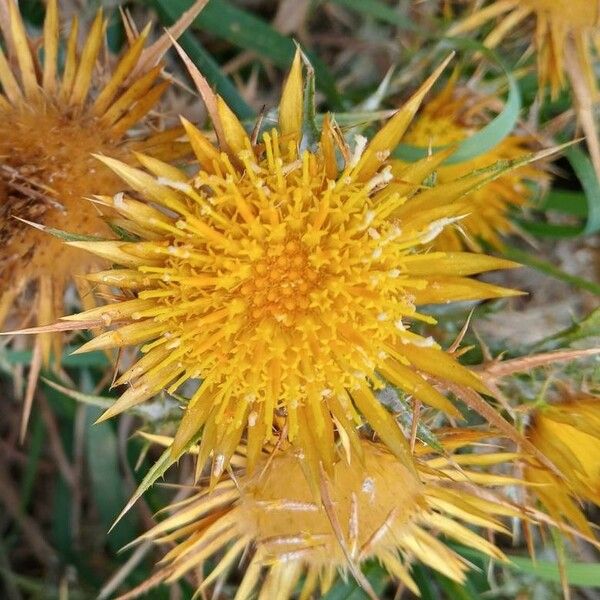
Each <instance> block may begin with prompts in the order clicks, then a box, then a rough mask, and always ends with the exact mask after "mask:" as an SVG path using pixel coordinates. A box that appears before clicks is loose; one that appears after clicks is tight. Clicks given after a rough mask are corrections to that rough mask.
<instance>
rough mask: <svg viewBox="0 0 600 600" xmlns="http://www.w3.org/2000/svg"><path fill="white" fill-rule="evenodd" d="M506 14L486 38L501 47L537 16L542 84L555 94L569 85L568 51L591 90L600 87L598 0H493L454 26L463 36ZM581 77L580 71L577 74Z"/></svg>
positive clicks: (487, 43)
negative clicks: (598, 70)
mask: <svg viewBox="0 0 600 600" xmlns="http://www.w3.org/2000/svg"><path fill="white" fill-rule="evenodd" d="M499 16H502V19H501V20H500V22H499V23H498V25H496V27H495V28H494V29H493V30H492V31H491V33H490V34H489V35H488V36H487V38H486V39H485V44H486V45H487V46H489V47H492V48H493V47H495V46H497V45H498V44H499V43H500V42H502V40H503V39H504V38H505V37H506V36H507V35H508V34H510V33H511V32H512V31H515V30H517V31H519V30H520V28H521V30H522V22H523V21H525V20H526V19H528V18H531V17H534V18H535V22H536V27H535V38H534V43H535V46H536V49H537V60H538V72H539V80H540V87H541V88H543V87H544V86H545V85H546V84H548V83H549V84H550V89H551V91H552V96H553V97H555V96H556V95H557V94H558V92H559V91H560V89H561V88H562V87H563V86H564V84H565V71H566V70H567V71H568V70H569V69H573V68H574V66H573V64H569V61H570V58H569V57H568V56H567V53H569V52H572V54H573V56H574V60H575V61H576V65H577V67H576V68H577V69H578V70H580V71H581V73H582V74H583V75H584V76H585V77H586V78H587V80H588V85H589V89H590V90H596V76H595V74H594V67H593V55H592V50H591V48H590V46H591V44H593V43H596V44H598V43H599V42H600V5H598V2H596V0H492V1H491V2H489V3H488V5H487V6H486V7H485V8H481V9H479V10H477V11H476V12H474V13H473V14H472V15H471V16H469V17H467V18H466V19H464V20H463V21H462V22H460V23H458V24H457V25H455V26H454V27H452V28H451V29H450V32H449V33H450V35H459V34H461V33H465V32H467V31H472V30H474V29H477V28H478V27H480V26H481V25H483V24H484V23H486V22H488V21H490V20H491V19H494V18H495V17H499ZM574 75H575V76H577V75H578V74H577V73H576V74H574Z"/></svg>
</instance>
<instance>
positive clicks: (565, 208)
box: [537, 151, 588, 218]
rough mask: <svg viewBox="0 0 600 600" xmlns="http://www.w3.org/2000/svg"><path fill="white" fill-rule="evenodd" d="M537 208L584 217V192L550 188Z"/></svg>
mask: <svg viewBox="0 0 600 600" xmlns="http://www.w3.org/2000/svg"><path fill="white" fill-rule="evenodd" d="M567 152H568V151H567ZM537 208H538V209H539V210H543V211H548V210H553V211H557V212H561V213H564V214H565V215H572V216H574V217H581V218H586V217H587V215H588V207H587V198H586V196H585V194H584V193H583V192H573V191H571V190H561V189H553V190H551V191H550V192H548V193H547V194H546V196H545V197H544V201H543V202H542V203H541V204H540V206H539V207H537Z"/></svg>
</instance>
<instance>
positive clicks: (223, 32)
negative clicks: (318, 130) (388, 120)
mask: <svg viewBox="0 0 600 600" xmlns="http://www.w3.org/2000/svg"><path fill="white" fill-rule="evenodd" d="M144 2H146V3H148V4H150V5H152V6H161V7H162V8H163V9H164V8H165V7H166V6H168V7H169V10H170V14H172V15H177V16H179V15H180V14H181V13H182V12H184V11H185V10H187V9H188V8H189V7H190V6H191V5H192V2H193V0H144ZM192 27H197V28H198V29H202V30H204V31H207V32H209V33H210V34H211V35H214V36H216V37H219V38H221V39H224V40H227V41H228V42H230V43H231V44H233V45H235V46H237V47H239V48H244V49H245V50H251V51H252V52H256V53H257V54H259V55H260V56H262V57H264V58H268V59H269V60H270V61H272V62H273V63H274V64H275V65H277V66H278V67H280V68H282V69H288V68H289V67H290V65H291V64H292V59H293V58H294V52H295V51H296V46H295V45H294V42H293V41H292V39H291V38H289V37H287V36H284V35H282V34H281V33H279V32H278V31H276V30H275V29H273V28H272V27H271V26H270V25H269V24H268V23H266V22H265V21H263V20H262V19H260V18H259V17H257V16H255V15H253V14H252V13H250V12H248V11H245V10H243V9H241V8H238V7H237V6H234V5H233V4H231V3H230V2H229V1H228V0H211V1H210V2H209V3H208V4H207V5H206V7H205V8H204V10H203V11H202V12H201V13H200V14H199V15H198V17H197V18H196V20H195V21H194V23H193V24H192ZM184 48H185V46H184ZM305 53H306V55H307V56H308V57H309V58H310V61H311V63H312V65H313V66H314V69H315V73H316V78H317V86H318V87H319V89H320V90H321V91H322V92H323V93H324V94H325V96H326V97H327V100H328V101H329V103H330V104H331V107H332V108H334V109H335V110H340V109H341V108H342V106H343V102H342V98H341V96H340V94H339V92H338V91H337V89H336V86H335V79H334V77H333V76H332V74H331V73H330V72H329V69H328V68H327V66H326V65H325V63H324V62H323V61H322V60H320V59H319V57H318V56H316V55H315V54H314V53H312V52H310V51H309V50H305ZM199 68H200V67H199ZM205 75H206V74H205ZM207 78H208V77H207ZM212 83H214V82H212Z"/></svg>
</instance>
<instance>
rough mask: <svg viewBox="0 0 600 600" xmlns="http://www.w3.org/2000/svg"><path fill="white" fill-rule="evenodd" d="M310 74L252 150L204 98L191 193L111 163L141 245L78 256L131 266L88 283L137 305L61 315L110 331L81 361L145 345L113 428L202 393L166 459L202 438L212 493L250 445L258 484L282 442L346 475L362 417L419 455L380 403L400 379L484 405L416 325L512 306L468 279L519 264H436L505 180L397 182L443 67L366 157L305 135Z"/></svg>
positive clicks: (411, 173) (315, 466)
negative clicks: (153, 401) (401, 158)
mask: <svg viewBox="0 0 600 600" xmlns="http://www.w3.org/2000/svg"><path fill="white" fill-rule="evenodd" d="M442 66H443V65H442ZM302 68H303V62H302V57H301V54H300V53H298V54H297V55H296V58H295V59H294V62H293V66H292V69H291V72H290V74H289V76H288V78H287V81H286V84H285V88H284V92H283V97H282V100H281V103H280V106H279V126H278V127H273V128H272V129H270V130H268V131H266V132H264V133H263V134H262V135H260V136H258V135H257V136H255V139H253V138H251V137H250V136H249V135H248V134H247V133H246V130H245V129H244V127H243V126H242V124H241V123H240V122H239V121H238V119H237V118H236V117H235V116H234V114H233V113H232V112H231V110H230V109H229V108H228V107H227V105H226V104H225V103H224V102H223V100H222V99H221V98H219V97H212V96H210V97H209V102H208V107H209V111H211V112H212V120H213V123H214V125H215V129H216V133H217V136H218V140H219V146H218V147H216V146H215V145H213V144H212V143H211V142H210V141H209V139H208V138H207V137H206V136H205V135H204V134H203V133H201V132H200V131H199V130H198V129H196V128H195V127H193V126H192V125H191V124H190V123H189V122H187V121H185V120H184V126H185V128H186V130H187V135H188V138H189V141H190V143H191V145H192V147H193V149H194V152H195V153H196V157H197V161H198V165H197V173H196V175H195V176H194V177H193V178H192V179H191V180H190V179H189V177H188V175H187V174H185V173H183V172H180V171H178V170H176V169H174V168H173V167H172V166H169V165H165V164H160V163H159V162H158V161H156V160H154V161H146V163H147V167H148V170H146V171H144V170H141V169H135V168H132V167H130V166H128V165H126V164H124V163H122V162H120V161H118V160H114V159H112V158H111V159H109V158H103V159H102V160H103V162H104V163H105V164H107V165H109V166H110V167H111V168H112V169H113V170H114V171H115V172H116V173H118V174H119V175H121V177H123V179H124V180H125V182H126V183H127V184H128V185H129V186H130V187H131V188H133V189H135V190H136V191H137V193H138V195H139V196H140V197H142V198H143V199H145V200H146V201H145V202H142V201H140V200H139V199H136V198H134V197H132V196H130V195H127V194H118V195H116V196H115V197H114V198H110V197H105V198H104V201H105V203H106V204H108V205H110V206H111V207H112V209H114V210H115V211H116V212H117V213H119V214H120V215H121V217H122V220H121V222H120V226H121V228H123V229H124V230H127V229H128V230H129V231H131V232H133V233H135V234H136V235H137V236H138V237H139V240H136V241H127V240H114V241H100V242H94V241H81V242H80V241H74V242H69V243H68V244H69V246H71V247H73V248H78V249H86V250H89V251H90V252H92V253H93V254H94V255H96V256H98V257H100V258H105V259H108V260H110V261H111V262H113V263H115V264H116V265H120V268H117V269H114V270H107V271H103V272H98V273H95V274H93V275H91V276H89V279H90V280H91V281H93V282H98V283H102V284H104V285H107V286H114V287H116V288H119V289H121V290H127V291H131V292H134V293H135V298H134V299H125V300H123V298H122V297H121V298H117V302H115V303H114V304H110V305H107V306H104V307H98V308H97V309H94V310H91V311H87V312H85V313H82V314H80V315H74V316H73V317H66V319H70V320H72V321H75V322H74V323H72V326H73V328H77V327H90V328H91V327H100V326H108V325H111V324H112V326H113V328H112V329H111V330H109V331H106V332H104V333H102V334H100V335H99V336H97V337H96V338H95V339H93V340H91V341H90V342H88V343H87V344H85V345H84V346H83V347H82V348H80V349H79V350H78V351H81V352H85V351H89V350H94V349H107V348H114V347H124V346H132V345H136V344H141V345H142V348H141V351H142V354H143V357H142V358H141V359H140V360H139V361H138V362H137V363H136V364H135V365H133V366H132V367H131V368H129V369H128V370H127V371H126V372H125V373H123V374H122V376H121V377H120V378H119V379H118V383H119V384H128V386H129V387H128V389H127V390H126V391H125V392H124V393H123V395H122V396H121V398H120V399H119V400H118V401H117V402H116V403H115V404H114V406H112V407H111V408H110V409H109V410H108V411H106V413H105V414H104V415H103V418H109V417H111V416H114V415H117V414H119V413H121V412H122V411H124V410H127V409H129V408H131V407H133V406H135V405H137V404H139V403H141V402H144V401H145V400H147V399H149V398H151V397H152V396H154V395H155V394H157V393H158V392H159V391H161V390H163V389H167V390H168V391H169V392H170V393H174V392H175V391H176V390H177V389H178V388H179V386H180V385H181V384H183V382H186V381H188V380H190V379H200V380H201V385H200V386H199V387H198V389H197V391H196V392H195V393H194V394H193V395H192V397H191V398H190V399H189V401H188V402H187V403H185V412H184V414H183V417H182V419H181V422H180V424H179V428H178V431H177V434H176V436H175V440H174V442H173V445H172V448H171V456H172V460H173V461H174V460H176V459H177V457H178V456H180V455H181V454H182V453H183V452H185V450H186V448H188V447H189V446H190V444H192V443H193V442H194V441H195V440H196V439H197V438H198V437H199V436H200V435H201V434H202V443H201V446H202V449H201V452H200V457H199V460H198V469H199V471H198V472H201V470H202V468H203V465H204V462H205V461H206V460H207V459H208V458H209V456H210V455H212V462H213V477H214V479H215V480H216V479H217V478H218V477H219V476H220V475H221V474H222V472H223V470H224V468H225V467H226V466H227V464H228V460H229V457H230V456H231V455H232V453H233V452H234V450H235V448H236V446H237V445H238V443H239V442H240V439H241V438H242V435H244V432H246V431H247V443H248V452H249V468H250V470H252V468H253V465H254V464H255V463H256V461H257V459H258V456H259V454H260V451H261V447H262V446H263V444H264V443H265V442H267V441H269V440H272V439H273V437H274V436H275V437H278V436H280V435H281V436H282V437H284V438H286V439H288V440H289V441H292V442H293V443H294V444H296V445H297V446H299V447H301V448H302V449H303V451H304V456H305V459H306V460H307V464H308V465H309V468H310V471H311V473H312V480H313V481H317V480H318V473H319V464H320V463H322V464H323V465H325V468H326V469H328V470H329V469H331V468H332V467H333V463H334V448H335V442H336V430H337V432H338V433H341V434H343V435H344V436H348V438H349V439H350V441H351V444H352V445H354V446H356V445H357V433H356V428H357V426H359V425H360V424H361V422H362V418H361V415H362V417H364V418H365V419H366V420H367V421H368V422H369V423H370V425H371V426H372V427H373V429H374V430H375V432H376V433H377V435H378V436H379V437H380V439H381V440H383V441H384V442H385V443H386V444H387V445H388V446H389V448H391V449H392V450H393V451H394V452H395V453H396V455H397V456H398V457H402V458H404V459H407V456H408V454H409V451H408V449H407V443H406V439H405V437H404V435H403V433H402V431H401V429H400V427H399V426H398V424H397V422H396V420H395V419H394V417H393V416H392V414H391V413H390V412H388V411H387V410H386V409H385V408H384V407H383V406H382V404H381V403H380V402H379V400H378V399H377V398H376V396H375V390H377V389H379V388H382V387H383V386H385V385H386V382H389V383H392V384H394V385H396V386H398V387H399V388H400V389H402V390H404V391H406V392H407V393H408V394H411V395H412V396H413V397H414V398H417V399H419V400H420V401H422V402H423V403H424V404H426V405H428V406H431V407H434V408H436V409H439V410H441V411H444V412H445V413H447V414H449V415H454V416H459V414H460V413H459V412H458V411H457V409H456V408H455V406H454V405H453V404H452V403H451V402H450V401H449V400H448V399H447V398H446V397H445V396H444V395H443V394H442V393H440V391H438V389H436V387H434V385H432V383H431V382H429V381H428V378H431V377H433V378H436V379H439V380H442V381H444V380H446V381H450V382H452V383H453V384H456V385H461V386H466V387H468V388H469V389H470V390H475V391H477V392H481V393H486V388H485V386H483V385H482V383H481V381H480V379H479V378H478V377H477V376H476V375H475V374H474V373H472V372H471V371H470V370H469V369H467V368H465V367H463V366H462V365H460V364H459V362H458V361H457V360H456V359H455V358H454V357H453V356H452V355H451V354H448V353H446V352H445V351H443V350H442V349H441V348H440V347H439V346H438V345H437V344H436V343H435V341H434V340H433V339H431V338H424V337H422V336H420V335H419V334H417V333H416V332H413V331H411V330H410V329H409V321H410V320H413V321H425V322H427V323H432V322H434V321H433V319H432V318H431V317H429V316H427V315H426V314H423V313H420V312H419V311H418V310H417V306H418V305H423V304H440V303H442V304H446V303H448V302H452V301H455V300H479V299H483V298H498V297H503V296H511V295H514V294H515V293H517V292H514V291H511V290H506V289H503V288H500V287H498V286H495V285H491V284H487V283H483V282H480V281H477V280H475V279H472V278H471V277H470V275H472V274H475V273H480V272H483V271H489V270H492V269H498V268H505V267H512V266H514V263H510V262H508V261H505V260H501V259H497V258H492V257H489V256H485V255H479V254H469V253H460V252H458V253H441V252H439V253H436V252H428V251H427V248H428V245H429V244H430V243H431V241H432V240H433V239H434V238H435V237H436V235H438V234H439V233H440V232H441V231H442V230H443V228H444V226H446V225H447V224H449V223H452V222H453V221H454V220H455V219H457V218H460V217H461V216H462V215H464V214H465V210H466V209H465V205H464V203H462V202H461V198H462V197H463V195H464V194H466V193H468V192H469V191H470V190H471V189H472V188H473V187H474V186H477V185H478V184H480V183H482V182H485V181H487V180H489V179H490V178H491V177H494V176H496V175H497V173H494V174H492V175H490V173H489V172H484V173H482V172H478V173H475V174H473V175H471V176H467V177H465V178H463V179H461V180H459V181H457V182H452V183H449V184H440V185H437V186H435V187H433V188H431V189H428V188H427V187H424V186H423V185H422V183H421V182H422V181H423V180H424V179H426V178H427V177H428V175H429V174H430V173H431V172H432V171H433V170H434V169H435V168H436V167H437V165H439V163H440V162H441V161H442V160H443V159H444V157H446V156H448V153H447V152H445V153H442V154H441V155H435V156H432V157H428V158H425V159H423V160H421V161H419V162H416V163H414V164H411V165H408V166H407V167H406V169H405V170H404V171H403V172H402V173H399V174H397V175H394V174H393V172H392V169H391V165H390V164H389V161H388V157H389V155H390V150H392V149H393V148H395V146H396V145H397V144H398V142H399V140H400V139H401V137H402V135H403V134H404V132H405V131H406V128H407V127H408V125H409V123H410V121H411V119H412V117H413V116H414V114H415V113H416V111H417V109H418V107H419V105H420V103H421V101H422V99H423V97H424V95H425V94H426V92H427V90H428V89H429V88H430V86H431V85H432V84H433V82H434V80H435V79H436V78H437V77H438V75H439V73H440V69H441V67H440V69H438V70H437V72H436V73H434V74H433V75H432V77H430V78H429V79H428V80H427V81H426V83H425V84H424V85H423V86H422V87H421V88H420V89H419V90H418V91H417V92H416V93H415V95H414V96H413V97H412V98H411V99H410V100H409V101H408V102H407V103H406V104H405V106H404V107H403V108H401V109H400V110H398V111H397V113H396V114H395V115H394V116H393V117H392V118H391V120H390V121H389V122H388V123H387V124H386V125H385V126H384V127H383V128H382V129H381V130H380V131H379V132H378V133H377V134H376V135H375V136H374V138H373V139H372V140H371V142H370V143H367V140H366V139H365V138H363V137H361V136H357V137H356V138H355V143H354V147H353V148H352V149H350V148H349V147H348V146H347V145H346V143H345V142H344V141H343V138H342V134H341V132H340V131H339V129H338V128H337V127H336V126H335V124H334V123H333V121H332V120H331V119H330V118H329V117H325V119H324V121H323V125H322V129H321V131H320V132H319V135H318V136H316V138H315V140H316V141H315V142H314V143H312V142H311V140H310V137H309V136H308V135H307V136H303V126H304V119H303V102H304V97H303V95H304V94H303V89H304V83H303V74H302ZM197 75H198V76H200V74H199V73H197ZM201 87H202V86H201ZM205 91H206V90H205ZM128 223H129V224H128ZM121 300H122V301H121ZM482 402H483V400H482ZM486 406H487V405H486Z"/></svg>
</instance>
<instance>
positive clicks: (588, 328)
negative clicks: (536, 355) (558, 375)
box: [532, 308, 600, 352]
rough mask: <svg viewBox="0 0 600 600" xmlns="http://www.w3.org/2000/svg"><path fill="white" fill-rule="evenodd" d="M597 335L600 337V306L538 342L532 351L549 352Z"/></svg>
mask: <svg viewBox="0 0 600 600" xmlns="http://www.w3.org/2000/svg"><path fill="white" fill-rule="evenodd" d="M595 337H600V308H597V309H596V310H594V311H592V312H591V313H590V314H589V315H588V316H587V317H585V319H583V320H582V321H579V323H575V324H573V325H572V326H571V327H568V328H567V329H563V330H562V331H559V332H558V333H556V334H554V335H552V336H550V337H547V338H545V339H543V340H541V341H539V342H537V343H536V344H535V345H534V346H533V348H532V351H536V352H549V351H551V350H556V349H557V348H567V347H568V346H570V345H571V344H573V343H575V342H579V341H581V340H585V339H588V338H595Z"/></svg>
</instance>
